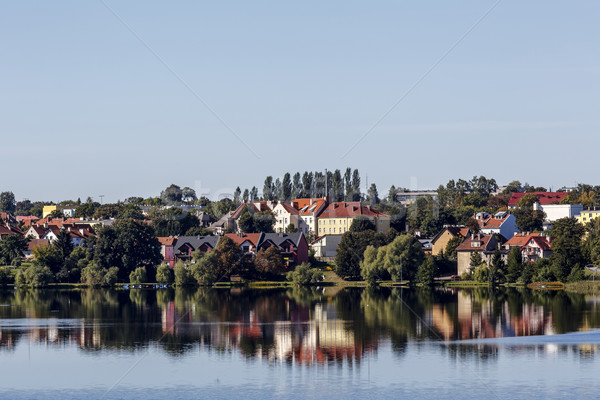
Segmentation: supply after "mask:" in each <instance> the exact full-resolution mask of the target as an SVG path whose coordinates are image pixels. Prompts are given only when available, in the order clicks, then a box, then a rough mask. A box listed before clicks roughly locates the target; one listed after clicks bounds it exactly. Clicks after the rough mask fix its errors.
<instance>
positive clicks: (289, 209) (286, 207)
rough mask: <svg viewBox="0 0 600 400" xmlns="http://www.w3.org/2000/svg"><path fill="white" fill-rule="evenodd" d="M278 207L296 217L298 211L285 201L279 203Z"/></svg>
mask: <svg viewBox="0 0 600 400" xmlns="http://www.w3.org/2000/svg"><path fill="white" fill-rule="evenodd" d="M278 205H279V206H281V207H283V209H284V210H285V211H287V212H288V213H290V214H292V215H298V214H299V211H298V210H297V209H295V208H294V207H293V206H292V204H291V203H288V202H285V201H281V202H279V204H278Z"/></svg>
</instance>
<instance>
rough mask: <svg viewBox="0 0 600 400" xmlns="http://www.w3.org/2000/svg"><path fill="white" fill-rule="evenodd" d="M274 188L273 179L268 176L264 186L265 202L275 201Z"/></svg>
mask: <svg viewBox="0 0 600 400" xmlns="http://www.w3.org/2000/svg"><path fill="white" fill-rule="evenodd" d="M274 188H275V187H274V185H273V177H272V176H267V178H266V179H265V184H264V186H263V199H264V200H275V197H274V193H273V189H274Z"/></svg>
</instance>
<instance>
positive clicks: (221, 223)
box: [207, 211, 237, 235]
mask: <svg viewBox="0 0 600 400" xmlns="http://www.w3.org/2000/svg"><path fill="white" fill-rule="evenodd" d="M232 216H233V211H229V212H228V213H226V214H225V215H223V216H222V217H221V218H219V220H218V221H215V222H213V223H212V224H210V225H209V226H208V228H207V229H208V230H209V231H210V232H212V233H213V234H215V235H224V234H225V233H226V232H233V231H234V230H235V229H236V226H237V225H236V223H235V220H234V219H233V217H232Z"/></svg>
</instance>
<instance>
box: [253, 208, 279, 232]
mask: <svg viewBox="0 0 600 400" xmlns="http://www.w3.org/2000/svg"><path fill="white" fill-rule="evenodd" d="M252 218H253V220H254V229H255V231H256V232H264V233H273V232H274V231H273V227H274V226H275V216H274V215H273V213H272V212H271V211H262V212H256V213H254V216H253V217H252Z"/></svg>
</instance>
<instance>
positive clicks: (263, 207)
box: [231, 201, 271, 218]
mask: <svg viewBox="0 0 600 400" xmlns="http://www.w3.org/2000/svg"><path fill="white" fill-rule="evenodd" d="M246 206H248V207H249V208H250V209H253V210H254V212H262V211H271V208H270V207H269V206H268V205H267V202H266V201H254V202H250V201H247V202H245V203H242V204H240V205H239V206H238V208H236V209H235V211H234V212H233V213H232V214H231V218H238V217H239V216H240V214H241V213H242V210H243V209H244V207H246Z"/></svg>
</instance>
